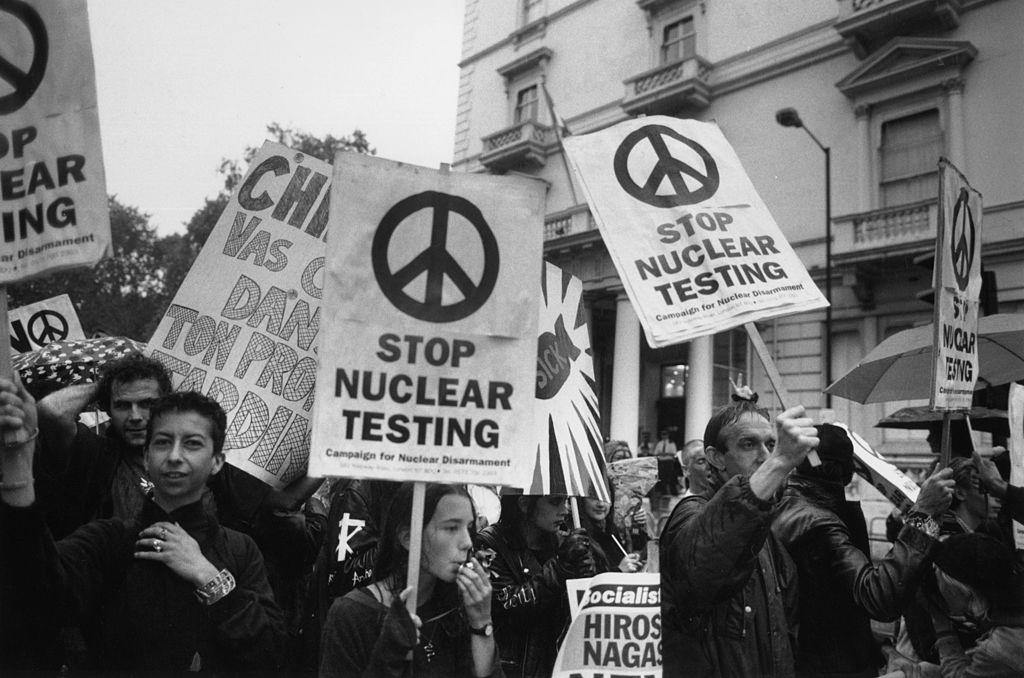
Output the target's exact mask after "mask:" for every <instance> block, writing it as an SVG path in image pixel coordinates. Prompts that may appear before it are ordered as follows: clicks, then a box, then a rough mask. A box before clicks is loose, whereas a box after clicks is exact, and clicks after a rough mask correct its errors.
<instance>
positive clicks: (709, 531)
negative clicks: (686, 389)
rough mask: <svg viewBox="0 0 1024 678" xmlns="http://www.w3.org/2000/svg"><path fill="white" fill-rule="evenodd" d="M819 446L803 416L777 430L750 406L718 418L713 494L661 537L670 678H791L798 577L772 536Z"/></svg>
mask: <svg viewBox="0 0 1024 678" xmlns="http://www.w3.org/2000/svg"><path fill="white" fill-rule="evenodd" d="M776 441H777V443H776ZM817 444H818V439H817V437H816V432H815V430H814V428H813V427H812V426H811V420H810V419H808V418H807V417H805V416H804V408H803V407H794V408H791V409H789V410H786V411H785V412H783V413H782V414H780V415H779V416H778V417H777V418H776V420H775V426H774V427H773V426H772V423H771V422H770V420H769V418H768V412H767V411H766V410H764V409H763V408H759V407H758V406H757V405H756V403H755V402H751V401H749V400H740V401H738V402H734V403H732V404H730V405H727V406H725V407H722V408H720V409H718V410H716V411H715V413H714V414H713V415H712V417H711V420H710V421H709V422H708V425H707V428H706V429H705V431H704V445H705V454H706V456H707V460H708V463H709V464H710V466H711V489H710V490H709V491H708V492H705V493H703V494H695V495H693V496H690V497H686V498H684V499H682V500H680V501H679V503H678V504H676V506H675V508H674V509H673V511H672V514H671V516H670V517H669V519H668V522H667V523H666V525H665V529H664V530H663V532H662V534H661V583H662V599H661V600H662V602H661V609H662V629H663V631H664V639H663V643H662V648H663V656H662V658H663V669H664V673H665V675H666V676H737V677H739V676H761V677H768V678H771V677H778V676H792V675H793V651H792V639H791V638H790V629H791V628H793V627H792V626H791V622H795V604H796V600H795V596H796V590H795V585H796V582H795V577H796V573H795V569H794V567H793V563H792V561H791V560H790V558H789V556H788V555H787V554H786V551H785V549H784V548H782V546H781V545H780V544H779V543H778V542H777V541H776V540H775V538H774V537H773V536H772V534H771V530H770V529H769V526H770V524H771V520H772V517H773V516H774V510H775V508H776V506H777V504H778V494H779V492H780V490H781V489H782V487H783V486H784V485H785V482H786V477H787V476H788V475H789V472H790V471H791V470H792V469H793V468H794V467H796V466H797V464H799V463H800V462H801V461H803V459H804V458H805V457H806V456H807V453H808V452H809V451H810V450H812V449H814V448H815V447H816V446H817Z"/></svg>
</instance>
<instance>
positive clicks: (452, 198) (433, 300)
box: [370, 191, 498, 323]
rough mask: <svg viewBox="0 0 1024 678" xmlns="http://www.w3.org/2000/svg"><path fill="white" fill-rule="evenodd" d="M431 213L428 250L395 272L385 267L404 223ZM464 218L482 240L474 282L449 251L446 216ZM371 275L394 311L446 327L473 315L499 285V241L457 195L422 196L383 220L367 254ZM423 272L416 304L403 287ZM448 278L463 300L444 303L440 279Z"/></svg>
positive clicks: (426, 193)
mask: <svg viewBox="0 0 1024 678" xmlns="http://www.w3.org/2000/svg"><path fill="white" fill-rule="evenodd" d="M428 208H429V209H432V210H433V212H434V213H433V218H432V220H431V229H430V246H429V247H427V249H425V250H423V251H422V252H420V253H419V254H417V255H416V256H415V257H413V259H412V261H410V262H409V263H407V264H406V265H405V266H403V267H401V268H400V269H398V270H397V271H392V270H391V266H390V264H389V263H388V250H389V248H390V247H391V245H392V242H393V241H392V238H393V236H394V235H395V230H396V229H397V228H398V226H399V224H401V223H402V222H403V221H405V219H407V218H408V217H409V216H411V215H412V214H414V213H415V212H418V211H420V210H422V209H428ZM452 212H455V213H456V214H459V215H461V216H462V217H464V218H465V219H466V220H467V221H468V222H469V223H470V224H471V225H472V226H473V228H474V229H476V232H477V235H478V236H479V237H480V243H481V244H482V245H483V252H484V267H483V273H482V274H481V276H480V280H479V281H478V282H474V281H473V280H472V279H470V277H469V275H468V274H467V273H466V271H465V270H464V269H463V268H462V266H461V265H460V264H459V262H458V260H457V259H456V258H455V257H454V256H452V254H451V253H449V252H448V250H447V248H446V242H447V240H448V217H449V215H450V213H452ZM370 259H371V263H372V264H373V275H374V277H375V278H376V279H377V284H378V285H380V289H381V291H382V292H383V293H384V296H386V297H387V298H388V300H389V301H391V303H392V304H394V305H395V307H396V308H398V310H400V311H402V312H404V313H407V314H408V315H411V316H412V317H414V318H417V319H418V320H426V321H428V322H436V323H447V322H452V321H455V320H462V319H463V318H465V317H467V316H470V315H472V314H473V313H474V312H475V311H476V310H477V309H479V308H480V307H481V306H483V305H484V303H486V302H487V299H488V298H489V297H490V296H491V292H493V291H494V285H495V283H496V282H497V280H498V241H497V240H496V239H495V237H494V233H493V232H492V231H491V228H490V226H488V225H487V222H486V221H485V220H484V217H483V214H481V212H480V209H479V208H477V206H476V205H474V204H473V203H471V202H470V201H468V200H466V199H465V198H462V197H460V196H457V195H449V194H447V193H439V192H437V191H424V192H423V193H417V194H416V195H411V196H409V197H408V198H405V199H404V200H401V201H399V202H398V203H397V204H396V205H395V206H394V207H392V208H391V209H390V210H388V212H387V214H385V215H384V218H383V219H381V222H380V225H379V226H378V227H377V232H376V233H375V234H374V236H373V245H372V247H371V253H370ZM424 273H426V275H427V284H426V292H425V293H424V295H423V299H416V298H414V297H412V296H411V295H410V294H408V293H407V292H406V291H405V288H406V287H407V286H408V285H409V283H411V282H412V281H413V280H415V279H416V278H418V277H419V276H420V275H422V274H424ZM445 278H448V279H449V280H450V281H451V282H452V283H453V284H454V285H455V287H456V288H457V289H458V290H459V292H461V293H462V296H463V299H462V300H461V301H459V302H456V303H454V304H447V305H446V304H445V303H444V302H443V290H444V280H445Z"/></svg>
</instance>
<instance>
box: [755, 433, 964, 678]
mask: <svg viewBox="0 0 1024 678" xmlns="http://www.w3.org/2000/svg"><path fill="white" fill-rule="evenodd" d="M816 429H817V431H818V440H819V441H820V442H819V443H818V456H819V457H820V459H821V465H820V466H817V467H813V466H811V465H810V463H809V462H808V461H807V460H804V461H803V462H801V463H800V465H799V466H797V468H796V470H795V471H794V473H793V475H792V476H791V477H790V479H789V483H788V486H787V488H786V490H785V493H784V495H783V499H782V502H781V504H780V506H779V510H778V514H777V516H776V517H775V520H774V521H773V522H772V531H773V532H774V534H775V536H776V537H777V538H778V539H779V540H780V541H781V542H782V543H783V544H784V545H785V547H786V549H787V550H788V551H789V554H790V555H791V556H792V557H793V560H794V561H795V562H796V566H797V575H798V579H799V582H800V596H799V612H800V614H799V636H798V639H797V640H798V646H797V653H796V673H797V675H798V676H848V677H850V678H852V677H854V676H863V677H865V678H867V677H869V676H876V675H878V669H879V667H880V666H881V665H882V664H883V663H884V661H883V658H882V654H881V652H880V651H879V648H878V646H877V644H876V642H875V639H874V636H873V634H872V632H871V619H877V620H879V621H893V620H895V619H896V618H897V617H899V615H900V612H901V611H902V610H903V608H904V606H905V605H906V604H907V602H909V599H910V596H911V594H912V593H913V591H914V589H915V587H916V585H917V582H918V581H919V580H920V578H921V577H922V575H923V574H925V573H927V571H928V566H929V565H930V564H931V555H932V552H933V549H934V548H935V546H936V544H937V543H938V542H937V541H936V538H937V537H938V529H939V526H938V523H937V522H935V517H937V516H940V515H941V514H942V512H943V511H944V510H945V508H946V507H947V506H948V505H949V501H950V497H951V495H952V491H953V489H952V488H953V480H952V476H953V472H952V471H951V470H949V469H943V470H940V471H937V472H936V473H934V474H933V475H932V476H931V477H930V478H928V479H927V480H925V482H924V484H923V485H922V487H921V491H920V493H919V495H918V497H917V502H916V503H915V504H914V506H913V507H912V508H911V510H910V512H909V513H908V514H907V515H908V518H907V520H906V521H905V524H904V526H903V529H902V530H901V531H900V533H899V536H898V537H897V539H896V543H895V544H894V545H893V546H892V548H891V549H890V550H889V552H888V553H887V554H886V555H885V557H884V558H882V559H881V560H880V561H878V563H877V564H872V561H871V557H870V555H869V554H870V550H869V545H868V540H867V527H866V525H865V522H864V515H863V513H861V512H860V505H859V504H853V503H852V502H847V501H846V495H845V487H846V485H847V484H849V482H850V481H851V480H852V479H853V468H854V465H853V444H852V443H851V441H850V439H849V437H847V435H846V432H845V431H843V429H841V428H839V427H837V426H832V425H830V424H825V425H822V426H818V427H816Z"/></svg>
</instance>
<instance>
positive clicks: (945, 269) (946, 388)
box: [931, 158, 982, 410]
mask: <svg viewBox="0 0 1024 678" xmlns="http://www.w3.org/2000/svg"><path fill="white" fill-rule="evenodd" d="M981 213H982V205H981V194H980V193H978V192H977V191H975V190H974V189H973V188H971V185H970V184H968V183H967V178H966V177H964V175H963V174H961V173H960V172H959V170H957V168H956V167H954V166H953V165H952V163H950V162H949V161H948V160H946V159H945V158H942V159H941V160H940V161H939V225H938V234H937V237H936V238H935V266H934V268H933V277H932V287H933V289H934V290H935V322H934V326H935V342H934V346H935V348H934V354H933V355H934V360H935V367H934V369H933V370H932V395H931V406H932V409H936V410H963V409H968V408H970V406H971V400H972V398H973V396H974V385H975V383H976V382H977V381H978V341H977V339H978V297H979V295H980V294H981V216H982V215H981Z"/></svg>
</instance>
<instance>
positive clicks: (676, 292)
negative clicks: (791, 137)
mask: <svg viewBox="0 0 1024 678" xmlns="http://www.w3.org/2000/svg"><path fill="white" fill-rule="evenodd" d="M565 147H566V152H567V155H568V158H569V160H570V162H571V163H572V165H573V169H574V171H575V172H576V174H577V176H578V177H579V178H580V183H581V184H582V185H583V189H584V191H585V192H586V195H587V202H588V203H589V204H590V209H591V211H592V212H593V214H594V219H595V220H596V221H597V224H598V226H599V228H600V229H601V236H602V238H603V239H604V242H605V244H606V245H607V247H608V252H609V254H610V255H611V258H612V261H613V262H614V263H615V267H616V269H617V270H618V272H619V277H620V278H621V279H622V282H623V285H624V286H625V288H626V292H627V294H628V295H629V299H630V301H631V302H632V303H633V308H634V309H635V310H636V313H637V315H638V316H639V318H640V322H641V324H642V325H643V328H644V332H645V334H646V336H647V342H648V344H650V346H651V347H653V348H658V347H661V346H668V345H670V344H677V343H680V342H684V341H687V340H689V339H692V338H694V337H699V336H703V335H707V334H712V333H715V332H720V331H722V330H726V329H729V328H731V327H736V326H738V325H742V324H743V323H746V322H751V321H755V320H761V319H764V318H771V317H774V316H779V315H785V314H789V313H798V312H802V311H810V310H813V309H817V308H823V307H825V306H827V305H828V303H827V302H826V301H825V298H824V297H823V296H822V294H821V292H820V291H818V288H817V287H816V286H815V285H814V282H813V281H812V280H811V277H810V275H808V273H807V270H806V269H805V268H804V266H803V264H802V263H801V262H800V260H799V259H798V258H797V257H796V254H795V253H794V252H793V249H792V248H791V247H790V246H789V243H788V242H786V240H785V238H784V237H783V235H782V232H781V231H780V230H779V227H778V225H776V223H775V221H774V220H773V219H772V216H771V214H769V213H768V209H767V207H765V204H764V202H763V201H762V200H761V198H760V196H759V195H758V194H757V191H756V190H755V189H754V186H753V184H751V182H750V179H749V178H748V177H747V174H746V172H744V170H743V167H742V166H741V165H740V161H739V158H738V157H737V156H736V153H735V151H733V149H732V146H730V145H729V142H728V141H726V139H725V137H724V136H723V135H722V132H721V131H720V130H719V129H718V126H717V125H715V124H714V123H705V122H697V121H695V120H680V119H678V118H670V117H664V116H652V117H647V118H638V119H635V120H627V121H625V122H622V123H619V124H618V125H615V126H614V127H610V128H608V129H605V130H602V131H600V132H595V133H593V134H586V135H582V136H573V137H569V138H567V139H566V140H565Z"/></svg>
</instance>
